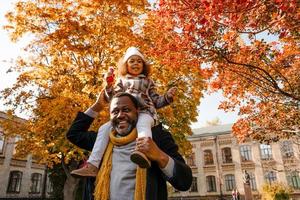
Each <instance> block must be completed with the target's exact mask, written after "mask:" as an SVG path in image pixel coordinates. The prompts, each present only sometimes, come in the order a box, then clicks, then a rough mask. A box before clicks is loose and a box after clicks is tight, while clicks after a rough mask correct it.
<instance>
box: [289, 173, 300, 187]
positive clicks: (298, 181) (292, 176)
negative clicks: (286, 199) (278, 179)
mask: <svg viewBox="0 0 300 200" xmlns="http://www.w3.org/2000/svg"><path fill="white" fill-rule="evenodd" d="M287 182H288V184H289V186H291V187H293V188H294V189H300V177H299V172H297V171H292V172H289V173H288V174H287Z"/></svg>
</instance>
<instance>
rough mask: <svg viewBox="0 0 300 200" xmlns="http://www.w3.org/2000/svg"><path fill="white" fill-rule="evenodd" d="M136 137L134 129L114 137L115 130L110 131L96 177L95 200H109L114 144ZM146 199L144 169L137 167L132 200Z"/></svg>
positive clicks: (119, 144) (129, 140)
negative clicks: (126, 133)
mask: <svg viewBox="0 0 300 200" xmlns="http://www.w3.org/2000/svg"><path fill="white" fill-rule="evenodd" d="M136 137H137V132H136V129H133V130H132V131H131V133H129V134H128V135H127V136H124V137H116V132H115V131H112V132H111V133H110V135H109V138H110V141H109V144H108V146H107V148H106V150H105V153H104V156H103V160H102V164H101V167H100V170H99V172H98V175H97V178H96V187H95V192H94V197H95V200H109V194H110V191H109V190H110V188H109V186H110V172H111V168H112V151H113V147H114V145H117V146H122V145H126V144H128V143H130V142H133V141H134V140H135V139H136ZM145 199H146V169H142V168H140V167H137V170H136V181H135V192H134V200H145Z"/></svg>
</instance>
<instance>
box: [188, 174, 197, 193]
mask: <svg viewBox="0 0 300 200" xmlns="http://www.w3.org/2000/svg"><path fill="white" fill-rule="evenodd" d="M190 192H198V186H197V177H193V182H192V186H191V189H190Z"/></svg>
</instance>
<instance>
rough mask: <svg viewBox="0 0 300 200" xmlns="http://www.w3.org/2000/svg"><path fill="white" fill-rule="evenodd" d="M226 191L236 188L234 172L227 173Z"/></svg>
mask: <svg viewBox="0 0 300 200" xmlns="http://www.w3.org/2000/svg"><path fill="white" fill-rule="evenodd" d="M225 187H226V191H232V190H233V189H234V188H235V179H234V175H233V174H228V175H225Z"/></svg>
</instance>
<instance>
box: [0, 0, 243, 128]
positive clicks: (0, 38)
mask: <svg viewBox="0 0 300 200" xmlns="http://www.w3.org/2000/svg"><path fill="white" fill-rule="evenodd" d="M16 1H17V0H6V1H1V3H0V26H1V27H0V43H1V53H0V90H3V89H4V88H6V87H10V86H12V84H13V83H14V82H15V81H16V78H17V74H16V73H6V71H7V70H8V69H9V66H10V65H11V63H10V62H11V61H12V60H14V59H15V58H17V57H18V56H19V55H21V54H22V47H24V46H25V44H27V43H28V39H26V38H24V39H23V40H21V41H19V42H18V43H12V42H10V40H9V36H8V34H7V32H6V31H5V30H3V28H2V26H3V25H4V24H5V22H6V20H5V17H4V15H5V13H6V12H7V11H8V10H11V9H12V7H13V6H12V5H13V2H16ZM222 99H223V97H222V94H221V93H214V94H211V95H207V94H206V95H204V98H202V99H201V104H200V105H199V107H198V111H199V116H198V122H197V123H194V124H193V125H192V127H193V128H196V127H202V126H204V125H205V124H206V122H207V121H211V120H213V119H215V118H216V117H218V118H219V119H220V120H221V123H222V124H228V123H234V122H235V121H236V119H237V113H225V112H224V111H222V110H218V105H219V102H220V101H221V100H222ZM0 110H5V107H4V106H3V102H2V101H0ZM20 116H21V117H25V116H22V114H20Z"/></svg>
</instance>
